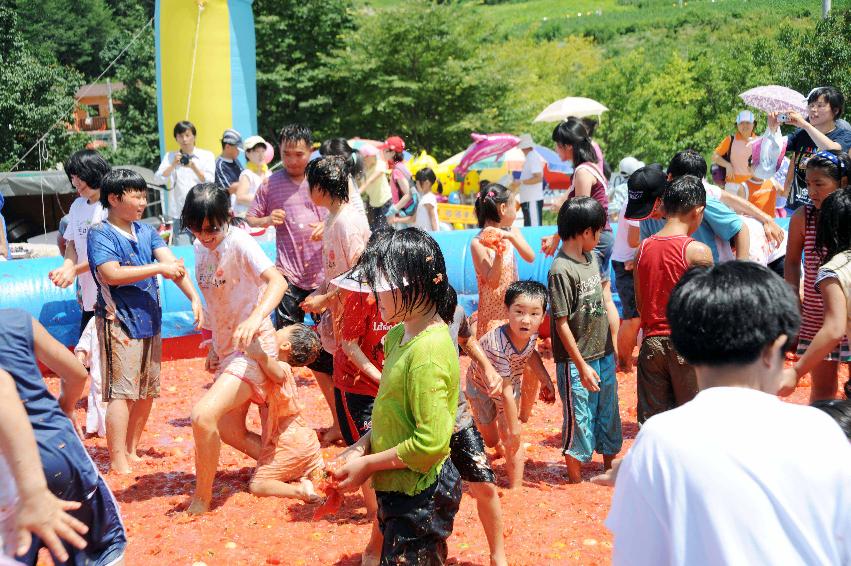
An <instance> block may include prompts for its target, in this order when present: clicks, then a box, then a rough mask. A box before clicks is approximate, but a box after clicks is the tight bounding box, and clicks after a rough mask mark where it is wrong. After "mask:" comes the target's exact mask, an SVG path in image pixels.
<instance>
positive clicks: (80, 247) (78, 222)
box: [48, 149, 109, 334]
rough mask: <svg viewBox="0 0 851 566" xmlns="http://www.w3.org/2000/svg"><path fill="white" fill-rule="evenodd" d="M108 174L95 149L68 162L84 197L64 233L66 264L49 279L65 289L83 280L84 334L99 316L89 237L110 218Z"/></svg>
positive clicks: (70, 176)
mask: <svg viewBox="0 0 851 566" xmlns="http://www.w3.org/2000/svg"><path fill="white" fill-rule="evenodd" d="M108 171H109V163H107V162H106V160H105V159H104V158H103V157H101V155H100V154H99V153H98V152H96V151H94V150H91V149H84V150H81V151H77V152H75V153H73V154H71V157H69V158H68V162H67V163H65V174H66V175H68V180H69V181H71V185H73V187H74V188H75V189H76V190H77V194H78V195H80V196H79V197H78V198H77V199H76V200H74V202H73V203H72V204H71V209H70V210H69V211H68V215H67V218H68V223H67V224H66V226H65V230H64V231H62V233H61V236H62V237H63V238H64V240H65V242H66V243H65V252H64V254H63V255H64V256H65V260H64V261H63V263H62V266H61V267H59V268H57V269H54V270H53V271H51V272H50V274H49V275H48V276H49V277H50V280H51V281H52V282H53V284H54V285H56V286H57V287H61V288H63V289H64V288H66V287H68V286H70V285H71V284H72V283H73V282H74V278H76V277H78V276H79V284H80V292H81V295H82V299H83V301H82V307H83V316H82V318H81V319H80V334H82V333H83V329H85V328H86V324H88V322H89V319H91V318H92V317H93V316H94V314H95V301H97V296H98V290H97V285H95V280H94V279H93V278H92V274H91V272H90V271H89V261H88V253H87V250H86V236H87V235H88V233H89V228H90V227H91V226H92V224H97V223H99V222H100V221H101V220H103V219H105V218H106V210H105V209H104V207H103V205H101V203H100V184H101V180H102V179H103V176H104V175H106V173H107V172H108Z"/></svg>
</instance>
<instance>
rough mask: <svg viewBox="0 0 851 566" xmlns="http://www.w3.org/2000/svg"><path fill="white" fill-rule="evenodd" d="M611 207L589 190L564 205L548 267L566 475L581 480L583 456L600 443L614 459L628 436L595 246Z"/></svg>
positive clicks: (606, 463) (607, 457)
mask: <svg viewBox="0 0 851 566" xmlns="http://www.w3.org/2000/svg"><path fill="white" fill-rule="evenodd" d="M605 226H606V211H605V209H603V207H602V206H601V205H600V203H599V202H597V201H596V200H594V199H593V198H591V197H575V198H572V199H570V200H568V201H567V202H565V203H564V204H563V205H562V207H561V210H559V213H558V234H559V237H560V238H561V241H562V245H561V251H560V252H559V253H558V255H557V256H556V258H555V259H554V260H553V264H552V266H551V267H550V272H549V277H548V283H549V294H550V304H551V305H552V306H551V307H550V309H551V313H550V326H551V329H552V330H551V335H552V342H553V358H554V359H555V361H556V375H557V377H558V391H559V396H560V397H561V402H562V419H563V422H562V454H563V455H564V460H565V464H566V465H567V475H568V481H570V483H579V482H581V481H582V466H581V463H582V462H588V461H590V460H591V455H592V453H593V452H594V451H595V450H596V451H597V452H598V453H601V454H603V465H604V467H605V468H606V469H608V468H609V467H611V463H612V460H613V459H614V457H615V455H617V453H618V452H620V449H621V444H622V443H623V436H622V434H621V420H620V413H619V412H618V384H617V381H616V378H615V360H614V347H613V346H612V336H611V333H610V332H609V321H608V318H607V316H606V307H605V305H604V300H603V290H602V285H601V278H600V268H599V267H598V265H597V258H596V256H595V255H594V254H593V253H592V251H593V250H594V248H595V246H597V243H598V241H599V238H600V232H601V231H602V230H603V228H604V227H605Z"/></svg>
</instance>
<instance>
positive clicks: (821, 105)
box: [807, 102, 830, 109]
mask: <svg viewBox="0 0 851 566" xmlns="http://www.w3.org/2000/svg"><path fill="white" fill-rule="evenodd" d="M807 108H812V109H818V108H830V103H829V102H813V103H812V104H807Z"/></svg>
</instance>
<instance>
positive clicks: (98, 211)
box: [62, 197, 108, 311]
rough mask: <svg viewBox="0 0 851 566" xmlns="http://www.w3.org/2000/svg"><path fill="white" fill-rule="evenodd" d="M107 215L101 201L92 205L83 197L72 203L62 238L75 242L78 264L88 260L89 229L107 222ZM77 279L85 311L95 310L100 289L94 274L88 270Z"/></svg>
mask: <svg viewBox="0 0 851 566" xmlns="http://www.w3.org/2000/svg"><path fill="white" fill-rule="evenodd" d="M107 214H108V211H107V210H106V209H104V208H103V206H102V205H101V203H100V201H99V200H98V201H95V202H94V204H90V203H89V202H88V201H87V200H86V199H84V198H83V197H79V198H78V199H76V200H75V201H74V202H73V203H71V209H70V210H69V211H68V225H67V226H66V227H65V233H63V234H62V237H63V238H65V239H66V240H68V241H71V242H74V249H76V250H77V263H82V262H84V261H87V260H88V257H89V256H88V249H89V246H88V244H87V243H86V237H87V236H88V234H89V228H90V227H91V225H92V224H97V223H99V222H101V221H103V220H106V217H107ZM77 277H78V279H79V281H80V292H81V294H82V296H83V309H84V310H87V311H93V310H95V302H97V298H98V287H97V284H96V283H95V280H94V277H92V272H91V271H89V270H88V269H87V270H86V271H84V272H83V273H81V274H80V275H78V276H77Z"/></svg>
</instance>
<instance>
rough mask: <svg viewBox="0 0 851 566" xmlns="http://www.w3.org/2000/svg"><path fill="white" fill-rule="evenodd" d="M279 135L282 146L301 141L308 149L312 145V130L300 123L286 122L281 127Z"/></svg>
mask: <svg viewBox="0 0 851 566" xmlns="http://www.w3.org/2000/svg"><path fill="white" fill-rule="evenodd" d="M280 137H281V145H283V146H286V145H287V144H297V143H298V142H300V141H303V142H304V145H306V146H307V148H308V149H310V148H311V147H313V132H311V131H310V128H308V127H307V126H302V125H301V124H287V125H286V126H284V127H283V128H281V136H280Z"/></svg>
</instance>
